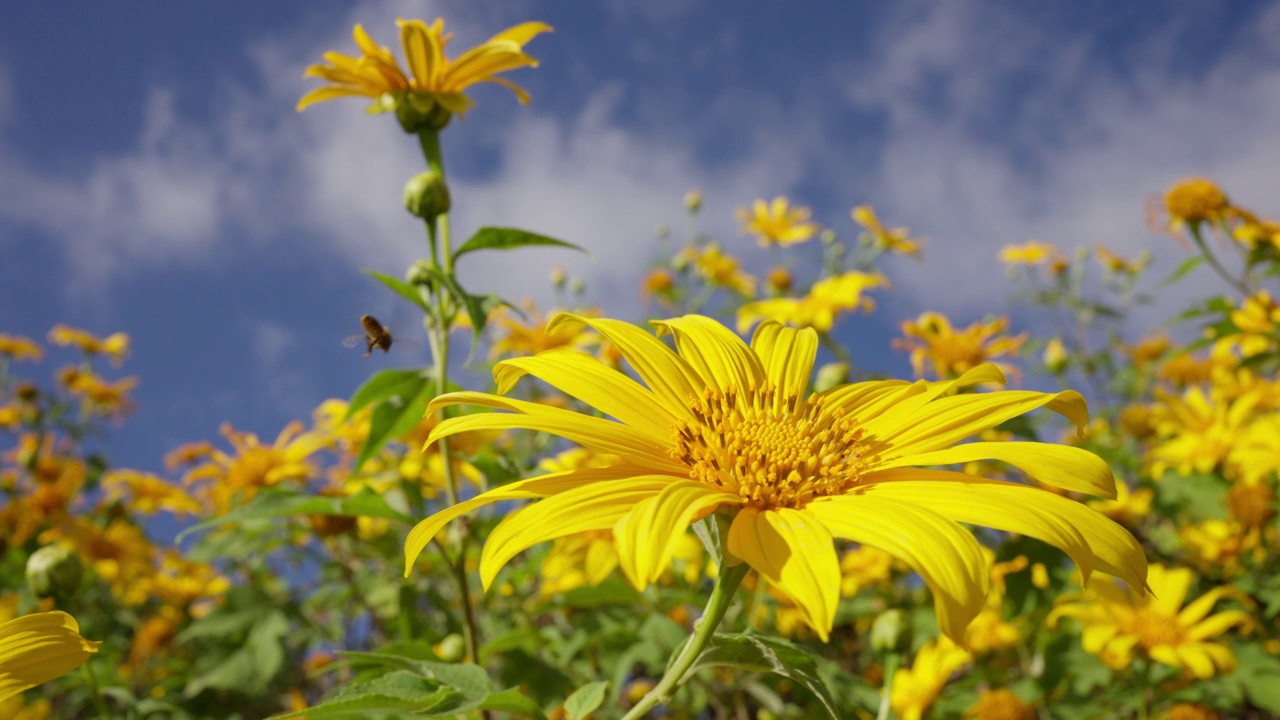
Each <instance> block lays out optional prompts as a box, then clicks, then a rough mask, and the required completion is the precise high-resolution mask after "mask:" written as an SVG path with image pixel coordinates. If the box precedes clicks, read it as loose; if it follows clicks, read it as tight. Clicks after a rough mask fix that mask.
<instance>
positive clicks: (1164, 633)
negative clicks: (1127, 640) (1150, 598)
mask: <svg viewBox="0 0 1280 720" xmlns="http://www.w3.org/2000/svg"><path fill="white" fill-rule="evenodd" d="M1133 634H1135V635H1137V636H1138V644H1139V645H1141V646H1142V648H1143V649H1144V650H1148V651H1149V650H1151V648H1154V647H1158V646H1160V645H1175V644H1177V643H1178V641H1179V639H1180V638H1181V633H1180V631H1179V626H1178V622H1177V620H1175V619H1174V618H1170V617H1164V616H1162V615H1157V614H1153V613H1150V612H1139V613H1138V614H1137V615H1136V616H1135V617H1134V618H1133Z"/></svg>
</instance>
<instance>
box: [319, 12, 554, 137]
mask: <svg viewBox="0 0 1280 720" xmlns="http://www.w3.org/2000/svg"><path fill="white" fill-rule="evenodd" d="M396 24H397V25H399V26H400V45H401V47H402V48H403V50H404V56H405V62H406V64H407V65H408V66H409V71H410V75H406V74H405V72H404V71H403V70H401V69H400V65H399V63H398V62H396V58H395V56H394V55H392V53H391V50H390V48H386V47H382V46H380V45H378V44H377V43H376V42H374V41H373V38H371V37H369V34H368V33H366V32H365V30H364V28H363V27H362V26H360V25H356V26H355V29H354V30H353V31H352V36H353V37H354V38H355V41H356V46H357V47H358V48H359V49H360V56H359V57H352V56H350V55H343V54H342V53H337V52H328V53H325V55H324V59H325V61H326V63H325V64H322V65H312V66H311V67H309V68H307V72H306V77H318V78H321V79H322V80H325V81H327V82H328V84H327V85H325V86H324V87H320V88H316V89H315V90H312V91H311V92H309V93H307V94H306V95H304V96H303V97H302V99H301V100H299V101H298V110H303V109H305V108H306V107H307V106H308V105H311V104H312V103H317V102H323V101H325V100H333V99H334V98H339V97H350V96H364V97H370V98H374V99H376V100H379V101H380V102H376V103H374V106H373V108H372V109H373V110H374V111H375V112H376V111H381V110H389V109H397V108H398V107H399V105H400V104H401V103H404V102H407V103H409V104H410V106H411V107H412V108H413V109H414V110H415V111H416V112H417V113H419V114H421V115H423V116H430V115H431V114H432V113H433V112H434V111H435V109H436V108H437V107H438V108H439V109H440V110H443V111H444V116H443V118H433V119H432V120H429V121H428V122H431V123H432V124H433V125H434V126H435V127H443V126H444V122H447V121H448V116H449V115H450V114H456V115H461V114H463V113H465V112H466V111H467V110H468V109H469V108H470V107H471V105H472V104H473V101H472V100H471V98H469V97H467V95H466V94H465V92H464V91H465V90H466V89H467V88H469V87H471V86H472V85H475V84H477V83H497V84H499V85H501V86H503V87H505V88H507V89H508V90H510V91H511V92H513V93H515V95H516V98H517V99H519V100H520V102H521V103H525V104H527V103H528V102H529V95H528V93H526V92H525V91H524V90H523V89H522V88H520V87H519V86H518V85H516V84H514V83H512V82H511V81H510V80H507V79H506V78H502V77H499V76H498V75H499V73H503V72H506V71H508V70H515V69H516V68H522V67H537V65H538V61H537V60H535V59H533V58H532V57H530V56H528V55H526V54H525V53H524V46H525V43H528V42H529V41H530V40H532V39H533V38H535V37H537V36H538V35H540V34H542V33H544V32H550V31H551V26H549V25H547V24H546V23H540V22H527V23H522V24H520V25H516V26H515V27H510V28H507V29H506V30H503V31H502V32H500V33H498V34H497V35H494V36H493V37H491V38H489V39H488V40H487V41H485V42H484V43H481V44H480V45H478V46H476V47H474V48H471V49H470V50H468V51H466V52H464V53H462V55H460V56H458V57H457V58H456V59H450V58H448V57H446V56H445V46H446V45H447V44H448V42H449V39H450V38H451V37H452V34H451V33H446V32H445V31H444V20H442V19H436V21H435V22H434V23H432V24H431V25H427V24H426V23H425V22H423V21H421V20H397V21H396ZM384 95H389V96H390V97H391V98H392V103H391V107H387V105H386V104H385V103H386V100H384V99H383V96H384ZM406 129H408V128H407V127H406Z"/></svg>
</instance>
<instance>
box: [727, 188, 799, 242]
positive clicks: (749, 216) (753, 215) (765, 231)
mask: <svg viewBox="0 0 1280 720" xmlns="http://www.w3.org/2000/svg"><path fill="white" fill-rule="evenodd" d="M809 215H810V210H809V208H807V207H804V206H802V205H794V206H793V205H791V203H790V202H789V201H788V200H787V199H786V198H784V197H781V196H779V197H776V198H774V199H773V201H772V202H765V201H764V200H756V201H755V202H753V203H751V208H750V209H747V208H738V212H737V216H738V222H740V223H742V232H743V233H745V234H747V235H755V236H756V242H758V243H759V244H760V247H771V246H775V245H780V246H782V247H787V246H789V245H795V244H797V243H802V242H804V241H805V240H808V239H809V238H811V237H813V236H814V234H816V233H817V232H818V224H817V223H814V222H810V221H809Z"/></svg>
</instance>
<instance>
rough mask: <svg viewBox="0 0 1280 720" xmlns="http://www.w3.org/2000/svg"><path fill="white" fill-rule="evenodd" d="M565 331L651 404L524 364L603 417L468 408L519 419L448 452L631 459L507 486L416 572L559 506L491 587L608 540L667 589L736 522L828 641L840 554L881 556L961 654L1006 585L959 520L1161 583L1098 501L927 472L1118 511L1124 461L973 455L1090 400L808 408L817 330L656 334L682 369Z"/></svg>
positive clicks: (554, 369)
mask: <svg viewBox="0 0 1280 720" xmlns="http://www.w3.org/2000/svg"><path fill="white" fill-rule="evenodd" d="M550 325H551V328H550V329H551V330H557V329H570V330H572V329H575V328H578V327H581V326H584V325H585V326H588V327H590V328H592V329H594V330H595V331H597V332H599V333H600V334H602V335H604V336H605V337H606V338H607V339H608V340H609V341H610V342H612V343H613V344H615V345H616V346H617V347H618V348H619V350H620V351H621V352H622V354H623V356H624V357H626V359H627V361H628V362H629V363H630V365H631V367H632V369H633V370H634V371H635V372H636V373H637V374H638V375H639V377H640V378H641V380H643V381H644V382H645V383H646V384H647V386H648V387H645V386H644V385H641V384H640V383H639V382H637V381H636V380H633V379H631V377H630V376H629V375H627V374H624V373H623V372H620V371H618V370H615V369H613V368H610V367H608V366H607V365H604V364H603V363H601V362H600V361H598V360H596V359H594V358H591V357H590V356H588V355H585V354H582V353H566V352H552V353H543V354H541V355H538V356H536V357H533V358H523V359H521V360H520V361H519V363H518V364H513V361H507V362H503V363H499V364H498V366H497V367H496V368H495V369H494V372H495V377H497V378H500V380H499V392H505V391H507V390H509V389H510V388H511V387H512V386H513V385H514V383H515V381H516V379H517V378H518V377H519V376H521V375H524V374H529V375H534V376H536V377H538V378H540V379H541V380H543V381H545V382H547V383H548V384H550V385H552V386H553V387H555V388H557V389H558V390H560V391H561V392H564V393H566V394H568V395H570V396H573V397H576V398H578V399H579V400H581V401H582V402H583V403H585V404H587V405H589V406H591V407H593V408H595V409H596V410H597V411H598V412H599V413H600V414H601V415H602V417H597V416H595V415H590V414H580V413H576V412H572V411H569V410H564V409H559V408H554V407H549V406H547V405H544V404H537V403H531V402H524V401H520V400H515V399H511V398H507V397H502V396H500V395H490V394H486V393H477V392H458V393H449V394H446V395H442V396H440V397H438V398H436V399H435V400H434V401H432V404H431V406H430V407H429V410H435V409H437V408H440V407H445V406H449V405H458V404H466V405H479V406H482V407H488V408H491V409H495V410H507V411H510V412H499V413H492V412H491V413H475V414H468V415H461V416H458V417H454V418H450V419H448V420H445V421H444V422H442V423H440V424H439V425H437V426H436V428H435V430H434V431H433V432H432V434H431V438H430V439H437V438H440V437H445V436H451V435H454V434H457V433H461V432H468V431H474V430H479V429H490V430H506V429H516V428H522V429H528V430H542V431H546V432H550V433H552V434H554V435H559V436H561V437H564V438H566V439H568V440H570V441H572V442H575V443H577V444H579V445H581V446H582V447H584V448H587V449H590V450H594V451H597V452H600V453H605V454H608V455H613V456H615V457H616V460H615V461H614V462H612V463H611V464H610V465H609V466H607V467H602V468H585V469H581V470H576V471H567V472H559V473H551V474H548V475H542V476H540V477H535V478H531V479H528V480H524V481H521V482H516V483H513V484H510V485H506V486H503V487H499V488H496V489H494V490H490V491H489V492H487V493H484V494H482V495H479V496H477V497H475V498H472V499H470V500H467V501H465V502H461V503H458V504H457V505H455V506H453V507H451V508H449V509H447V510H444V511H442V512H439V513H436V514H435V515H433V516H431V517H430V518H427V519H426V520H423V521H422V522H420V523H419V524H418V525H417V527H415V528H414V529H413V531H412V532H411V533H410V534H409V537H408V539H407V541H406V544H405V554H406V566H405V572H406V574H407V573H408V572H410V571H411V570H412V569H413V566H414V562H415V560H416V559H417V557H418V555H419V554H420V553H421V551H422V550H423V549H424V548H425V547H426V545H427V544H428V543H429V542H430V541H431V539H432V538H433V537H435V535H436V534H437V533H438V532H439V531H440V530H441V529H442V528H443V527H444V526H445V525H446V524H447V523H449V522H450V521H451V520H453V519H454V518H457V517H459V516H461V515H464V514H466V513H468V512H470V511H472V510H473V509H475V508H478V507H480V506H483V505H485V504H488V503H491V502H498V501H502V500H512V499H528V498H541V500H540V501H539V502H537V503H534V504H532V505H530V506H528V507H526V508H524V509H523V510H521V511H520V512H517V513H514V514H511V515H508V516H507V517H506V519H504V520H503V521H502V523H500V524H499V525H498V526H497V527H496V528H495V529H494V530H493V532H492V533H491V534H490V535H489V538H488V540H487V541H486V543H485V546H484V551H483V553H482V555H481V560H480V576H481V580H482V582H483V583H484V585H485V586H486V587H488V586H489V585H490V584H491V583H492V582H493V579H494V577H495V576H496V574H497V572H498V570H499V569H500V568H501V567H502V566H503V565H504V564H505V563H506V562H508V561H509V560H510V559H511V558H513V557H514V556H515V555H516V554H518V553H520V552H522V551H523V550H524V549H526V548H528V547H531V546H532V545H535V544H537V543H540V542H545V541H548V540H554V539H556V538H559V537H565V536H568V535H572V534H575V533H580V532H585V531H589V530H606V529H607V530H611V531H612V532H613V536H614V542H615V544H616V546H617V550H618V555H619V562H620V565H621V567H622V570H623V572H624V574H625V575H626V576H627V578H628V579H629V580H631V582H632V583H633V584H634V585H635V586H636V587H637V588H644V587H645V586H647V585H648V584H650V583H651V582H653V581H655V580H656V579H658V578H659V577H661V575H662V573H663V572H664V570H665V569H666V567H667V565H668V564H669V563H670V561H671V557H672V555H673V554H674V552H675V550H676V546H677V541H678V539H679V538H680V537H682V536H683V535H684V534H685V529H686V528H687V527H688V526H689V525H690V524H691V523H692V522H694V521H695V520H697V519H698V518H700V517H702V516H705V515H707V514H709V513H711V512H714V511H716V510H717V509H721V510H722V512H725V513H726V514H727V513H733V520H732V523H731V525H730V527H729V529H728V534H727V541H726V548H725V549H726V551H727V552H728V553H729V554H730V555H731V556H736V557H738V558H740V559H742V560H743V561H745V562H746V563H747V564H748V565H749V566H750V567H751V568H754V569H755V570H757V571H758V572H759V573H760V575H761V576H763V577H764V578H765V579H766V580H768V581H769V582H770V583H771V584H772V585H773V586H775V587H776V588H777V589H778V590H779V591H780V592H782V593H783V594H785V595H786V596H787V597H789V598H790V599H791V600H792V601H793V602H795V604H796V605H797V606H798V607H799V608H801V609H802V610H803V612H804V614H805V622H806V623H807V624H808V625H809V626H810V627H812V628H813V629H814V631H815V632H816V633H817V634H818V636H819V637H820V638H823V639H824V640H825V639H826V637H827V634H828V633H829V632H830V629H831V626H832V622H833V620H834V616H835V610H836V605H837V603H838V600H839V596H840V584H841V583H840V578H841V574H840V568H839V559H838V556H837V554H836V551H835V547H834V543H833V539H835V538H841V539H845V540H850V541H853V542H857V543H860V544H865V545H871V546H875V547H879V548H881V549H883V550H885V551H887V552H889V553H890V554H892V555H894V556H895V557H897V558H899V559H901V560H902V561H903V562H905V563H907V564H908V565H909V566H910V567H911V568H912V569H914V570H915V571H916V572H918V573H919V574H920V575H921V577H922V578H923V579H924V582H925V584H926V585H927V586H928V587H929V588H930V589H931V590H932V592H933V597H934V603H935V608H936V611H937V614H938V620H939V625H940V626H941V628H942V630H943V632H945V633H946V634H947V635H949V636H951V637H954V638H963V636H964V628H965V627H966V626H967V625H968V623H969V621H970V620H971V619H972V618H973V617H974V616H975V615H977V614H978V612H979V611H981V609H982V607H983V605H984V597H985V595H986V591H987V585H988V582H989V580H988V567H987V563H986V561H985V559H984V558H983V556H982V553H981V551H980V549H979V546H978V544H977V542H976V540H975V539H974V537H973V535H972V533H970V532H969V531H968V530H965V529H964V528H963V527H962V526H961V525H959V523H960V522H964V523H973V524H978V525H985V526H988V527H993V528H996V529H999V530H1003V531H1006V532H1016V533H1019V534H1023V535H1028V536H1030V537H1036V538H1039V539H1041V540H1044V541H1046V542H1048V543H1050V544H1052V545H1055V546H1058V547H1061V548H1062V549H1064V550H1065V551H1066V552H1067V553H1068V554H1069V555H1071V557H1072V558H1073V559H1075V560H1076V562H1077V564H1078V565H1079V566H1080V567H1081V569H1082V571H1083V572H1084V573H1085V574H1088V573H1089V572H1090V571H1092V570H1093V569H1101V570H1104V571H1109V572H1116V573H1119V574H1121V575H1123V576H1124V577H1125V578H1127V579H1128V580H1129V581H1130V582H1133V583H1135V584H1137V585H1139V586H1141V585H1142V584H1143V582H1144V580H1143V579H1144V578H1145V567H1146V558H1145V556H1144V555H1143V552H1142V549H1141V547H1140V546H1139V545H1138V544H1137V542H1136V541H1135V540H1134V539H1133V537H1132V536H1131V535H1129V534H1128V532H1127V531H1125V530H1124V529H1123V528H1121V527H1120V526H1119V525H1116V524H1115V523H1113V522H1112V521H1110V520H1108V519H1107V518H1105V517H1104V516H1103V515H1101V514H1099V513H1097V512H1095V511H1093V510H1090V509H1089V508H1087V507H1086V506H1085V505H1083V504H1081V503H1077V502H1074V501H1072V500H1069V499H1066V498H1062V497H1059V496H1056V495H1053V494H1051V493H1048V492H1044V491H1043V490H1039V489H1037V488H1034V487H1031V486H1028V485H1022V484H1017V483H1009V482H1002V481H996V480H989V479H986V478H980V477H975V476H972V475H966V474H963V473H956V472H949V471H942V470H923V469H917V468H918V466H937V465H951V464H957V463H964V462H969V461H972V460H978V459H997V460H1001V461H1004V462H1007V463H1009V464H1011V465H1013V466H1015V467H1017V468H1019V469H1021V470H1022V471H1024V472H1026V473H1027V474H1028V475H1030V476H1031V477H1033V478H1035V479H1037V480H1038V481H1040V482H1043V483H1046V484H1050V485H1055V486H1060V487H1065V488H1067V489H1070V490H1074V491H1078V492H1085V493H1089V494H1098V495H1103V496H1114V494H1115V487H1114V478H1113V477H1112V474H1111V470H1110V468H1109V467H1108V466H1107V464H1106V463H1105V462H1104V461H1102V460H1101V459H1100V458H1098V457H1097V456H1096V455H1093V454H1092V453H1089V452H1087V451H1085V450H1082V449H1080V448H1077V447H1071V446H1063V445H1053V444H1047V443H1026V442H997V443H986V442H971V443H965V444H960V445H957V444H956V443H959V442H960V441H962V440H964V439H966V438H969V437H972V436H974V435H977V434H979V433H981V432H982V431H983V430H986V429H988V428H990V427H992V426H994V425H997V424H999V423H1001V422H1004V421H1005V420H1008V419H1010V418H1013V417H1017V416H1019V415H1022V414H1024V413H1027V412H1030V411H1031V410H1033V409H1036V408H1040V407H1046V406H1047V407H1049V408H1051V409H1053V410H1055V411H1057V412H1059V413H1062V414H1063V415H1065V416H1066V417H1067V418H1068V419H1070V420H1071V421H1072V422H1073V423H1075V424H1076V426H1077V427H1083V425H1084V424H1085V422H1086V421H1087V409H1086V407H1085V404H1084V401H1083V398H1082V397H1081V396H1080V395H1079V394H1078V393H1076V392H1074V391H1064V392H1061V393H1038V392H1021V391H1005V392H990V393H981V394H962V395H951V396H949V393H950V392H951V391H953V390H958V389H960V388H964V387H971V386H974V385H977V384H980V383H991V382H1002V381H1003V379H1004V378H1003V376H1002V375H1000V373H999V372H998V371H997V370H996V369H995V368H994V367H992V366H990V365H982V366H979V367H977V368H974V369H973V370H971V371H969V372H968V373H966V374H965V375H964V376H963V377H961V378H960V379H958V380H955V381H950V382H941V383H926V382H919V383H909V382H906V381H901V380H882V381H871V382H866V383H858V384H853V385H844V386H841V387H838V388H835V389H832V390H829V391H827V392H825V393H822V394H821V395H816V394H815V395H808V396H807V397H806V392H805V390H806V388H807V386H808V383H809V376H810V374H811V370H812V366H813V362H814V358H815V357H816V355H817V350H818V336H817V333H816V332H814V331H813V330H811V329H806V330H794V329H790V328H785V327H783V326H781V325H779V324H777V323H772V322H766V323H763V324H762V325H761V326H760V327H759V328H757V330H756V332H755V336H754V337H753V339H752V342H751V345H750V346H748V345H747V344H746V343H744V342H743V341H742V340H741V339H740V338H739V337H738V336H737V335H735V334H734V333H733V332H732V331H730V330H729V329H728V328H725V327H724V326H723V325H721V324H719V323H717V322H716V321H714V320H711V319H710V318H706V317H702V316H698V315H687V316H684V317H681V318H674V319H670V320H665V321H661V322H656V323H655V325H656V326H657V328H658V329H659V331H660V332H663V333H670V334H672V335H674V337H675V345H676V352H673V351H672V350H671V349H670V348H668V347H667V345H666V344H664V343H663V342H662V341H661V340H659V339H658V338H656V337H654V336H652V335H650V334H648V333H646V332H644V331H643V330H641V329H639V328H637V327H635V326H633V325H630V324H628V323H624V322H620V321H617V320H608V319H603V318H584V317H579V316H572V315H567V314H566V315H559V316H556V317H555V318H553V319H552V320H551V323H550ZM609 418H615V419H616V420H614V419H609Z"/></svg>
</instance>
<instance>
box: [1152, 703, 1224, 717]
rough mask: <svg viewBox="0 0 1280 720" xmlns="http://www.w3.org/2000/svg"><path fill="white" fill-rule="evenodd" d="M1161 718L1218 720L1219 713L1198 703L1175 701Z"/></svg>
mask: <svg viewBox="0 0 1280 720" xmlns="http://www.w3.org/2000/svg"><path fill="white" fill-rule="evenodd" d="M1159 720H1218V713H1216V712H1214V711H1213V710H1211V709H1209V708H1207V707H1205V706H1204V705H1200V704H1198V703H1174V704H1173V705H1171V706H1170V707H1169V709H1168V710H1166V711H1165V712H1164V713H1163V714H1161V715H1160V716H1159Z"/></svg>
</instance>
